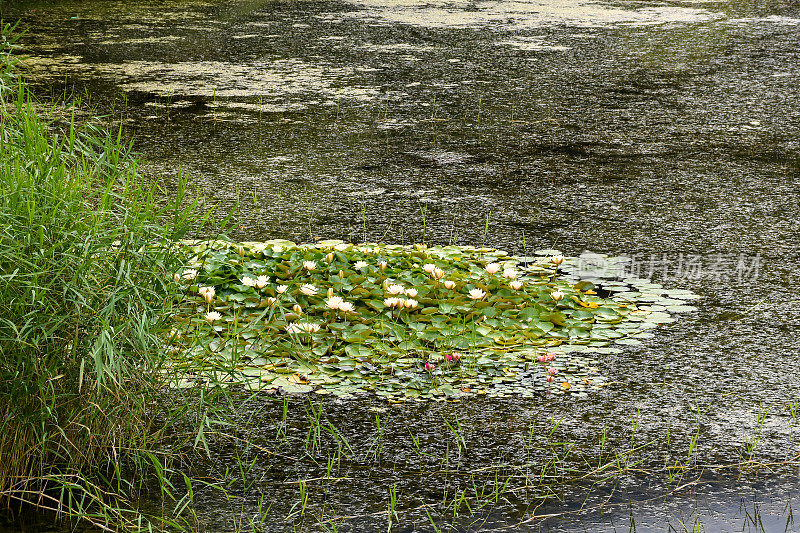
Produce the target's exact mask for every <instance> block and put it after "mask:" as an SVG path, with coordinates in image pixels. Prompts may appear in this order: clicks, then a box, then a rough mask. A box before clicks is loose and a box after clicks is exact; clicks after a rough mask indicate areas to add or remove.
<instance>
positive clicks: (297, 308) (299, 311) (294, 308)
mask: <svg viewBox="0 0 800 533" xmlns="http://www.w3.org/2000/svg"><path fill="white" fill-rule="evenodd" d="M292 311H294V312H295V314H296V315H302V314H303V308H302V307H300V304H294V305H293V306H292Z"/></svg>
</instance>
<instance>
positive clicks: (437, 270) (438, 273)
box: [432, 267, 444, 279]
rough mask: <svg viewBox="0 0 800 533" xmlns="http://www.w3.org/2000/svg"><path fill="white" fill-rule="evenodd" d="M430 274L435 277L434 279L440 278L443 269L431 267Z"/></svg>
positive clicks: (442, 274) (442, 275)
mask: <svg viewBox="0 0 800 533" xmlns="http://www.w3.org/2000/svg"><path fill="white" fill-rule="evenodd" d="M432 274H433V277H434V278H436V279H442V278H443V277H444V270H442V269H441V268H439V267H436V268H434V269H433V272H432Z"/></svg>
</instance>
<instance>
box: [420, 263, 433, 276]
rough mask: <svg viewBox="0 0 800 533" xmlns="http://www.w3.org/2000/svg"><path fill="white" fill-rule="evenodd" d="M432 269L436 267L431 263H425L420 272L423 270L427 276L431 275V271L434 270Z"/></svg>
mask: <svg viewBox="0 0 800 533" xmlns="http://www.w3.org/2000/svg"><path fill="white" fill-rule="evenodd" d="M434 268H436V265H434V264H433V263H425V264H424V265H423V266H422V270H424V271H425V272H427V273H428V274H433V269H434Z"/></svg>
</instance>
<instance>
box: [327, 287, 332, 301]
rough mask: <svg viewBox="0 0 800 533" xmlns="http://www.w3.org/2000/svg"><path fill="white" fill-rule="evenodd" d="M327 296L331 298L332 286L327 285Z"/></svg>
mask: <svg viewBox="0 0 800 533" xmlns="http://www.w3.org/2000/svg"><path fill="white" fill-rule="evenodd" d="M328 298H333V287H328Z"/></svg>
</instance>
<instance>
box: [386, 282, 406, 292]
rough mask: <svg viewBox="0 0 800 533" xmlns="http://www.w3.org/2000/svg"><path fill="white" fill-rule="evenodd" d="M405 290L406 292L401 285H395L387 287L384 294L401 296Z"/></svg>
mask: <svg viewBox="0 0 800 533" xmlns="http://www.w3.org/2000/svg"><path fill="white" fill-rule="evenodd" d="M405 290H406V289H405V287H403V286H402V285H398V284H397V283H395V284H392V285H389V286H388V287H387V288H386V292H388V293H389V294H403V292H405Z"/></svg>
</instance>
